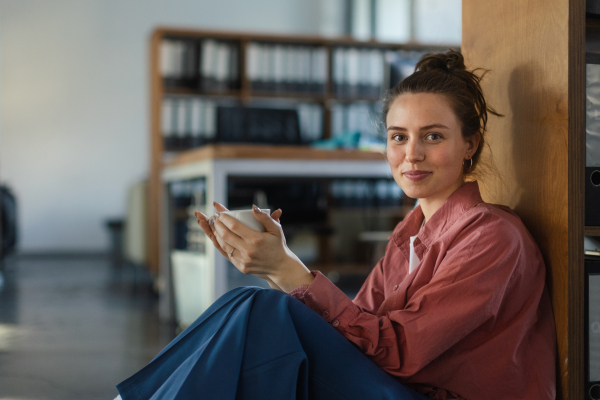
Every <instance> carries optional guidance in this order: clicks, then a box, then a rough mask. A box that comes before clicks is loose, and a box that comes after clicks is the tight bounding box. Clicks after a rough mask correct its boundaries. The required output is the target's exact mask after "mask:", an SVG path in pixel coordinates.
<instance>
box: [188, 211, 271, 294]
mask: <svg viewBox="0 0 600 400" xmlns="http://www.w3.org/2000/svg"><path fill="white" fill-rule="evenodd" d="M213 205H214V207H215V209H216V210H217V211H218V212H221V211H229V210H228V209H227V208H226V207H225V206H223V205H222V204H219V203H217V202H214V203H213ZM281 214H282V211H281V210H280V209H279V210H275V211H274V212H273V213H272V214H271V218H273V220H275V221H277V222H279V218H280V217H281ZM194 215H195V216H196V218H198V225H200V228H202V230H203V231H204V233H205V234H206V236H208V238H209V239H210V240H211V241H212V243H213V245H214V246H215V248H216V249H217V251H218V252H219V253H221V254H222V255H223V256H224V257H225V258H229V255H228V254H227V253H226V252H225V251H224V250H223V249H222V248H221V245H220V244H219V242H218V241H217V238H216V237H215V235H214V233H213V232H212V226H211V225H212V224H211V221H210V219H209V218H208V217H207V216H206V215H204V214H203V213H201V212H195V213H194ZM256 276H258V277H259V278H262V279H264V280H266V281H267V283H268V284H269V286H270V287H271V288H273V289H277V290H281V288H280V287H279V286H277V285H276V284H275V283H274V282H273V281H272V280H271V279H270V278H269V277H268V276H267V275H256Z"/></svg>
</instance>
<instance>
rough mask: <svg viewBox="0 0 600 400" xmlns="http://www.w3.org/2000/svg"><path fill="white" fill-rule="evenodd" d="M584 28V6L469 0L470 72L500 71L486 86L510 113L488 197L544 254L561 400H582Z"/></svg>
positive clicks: (485, 182)
mask: <svg viewBox="0 0 600 400" xmlns="http://www.w3.org/2000/svg"><path fill="white" fill-rule="evenodd" d="M582 7H583V8H582ZM584 30H585V3H584V2H583V1H582V0H577V1H573V0H549V1H545V2H540V1H536V0H505V1H492V0H464V1H463V45H462V49H463V53H464V55H465V58H466V61H467V66H469V67H471V68H475V67H481V68H485V69H489V70H491V72H490V73H488V75H487V76H486V78H485V79H484V81H483V83H482V86H483V89H484V92H485V95H486V99H487V101H488V103H489V104H490V105H491V106H492V107H494V108H495V109H496V110H497V111H498V112H500V113H502V114H504V117H503V118H497V117H494V116H490V119H489V126H488V134H487V139H486V140H487V142H488V144H489V149H485V152H484V157H483V159H484V161H486V162H487V165H488V168H487V169H486V170H485V171H483V172H482V174H481V177H480V181H481V182H480V183H481V187H482V194H483V197H484V199H485V200H486V201H488V202H492V203H500V204H505V205H508V206H510V207H511V208H513V209H514V210H515V212H516V213H517V214H518V215H519V216H520V217H521V219H522V220H523V222H524V223H525V225H526V226H527V228H528V229H529V231H530V232H531V233H532V235H533V236H534V238H535V239H536V241H537V243H538V245H539V247H540V249H541V251H542V254H543V257H544V260H545V262H546V266H547V283H548V288H549V290H550V293H551V297H552V305H553V309H554V315H555V320H556V332H557V337H558V355H559V360H558V371H557V374H558V376H557V385H558V388H557V389H558V390H557V392H558V397H559V398H562V399H581V398H583V297H582V295H583V176H584V175H583V172H584V170H583V166H584V164H583V162H584V161H583V155H584V153H583V151H584V145H585V143H584V142H583V141H584V137H583V134H584V132H585V126H584V125H583V124H585V120H584V118H585V114H584V112H585V103H584V90H585V81H584V79H585V76H584V73H585V63H584V61H583V60H584V59H583V54H584Z"/></svg>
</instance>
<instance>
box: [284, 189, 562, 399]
mask: <svg viewBox="0 0 600 400" xmlns="http://www.w3.org/2000/svg"><path fill="white" fill-rule="evenodd" d="M422 221H423V213H422V211H421V208H420V207H416V208H415V209H414V210H413V211H411V212H410V213H409V214H408V215H407V217H406V218H405V219H404V221H402V222H401V223H400V224H398V226H397V227H396V229H395V230H394V232H393V234H392V236H391V238H390V239H391V240H390V242H389V244H388V247H387V250H386V253H385V256H384V257H383V258H382V259H381V260H380V261H379V263H378V264H377V265H376V266H375V268H374V269H373V271H372V272H371V274H370V275H369V277H368V278H367V280H366V282H365V283H364V285H363V287H362V288H361V290H360V292H359V293H358V295H357V296H356V298H355V299H354V300H353V301H351V300H350V299H349V298H348V297H347V296H346V295H345V294H344V293H343V292H342V291H340V290H339V289H338V288H337V287H336V286H335V285H334V284H333V283H331V282H330V281H329V280H327V278H326V277H325V276H324V275H322V274H321V273H314V274H315V280H314V281H313V283H312V284H311V285H310V286H308V287H305V288H303V289H300V290H296V291H294V292H293V295H294V296H295V297H296V298H298V299H299V300H301V301H303V302H304V303H305V304H306V305H308V306H309V307H310V308H312V309H313V310H315V311H316V312H317V313H319V314H320V315H321V316H322V317H323V318H324V319H325V320H327V321H329V322H330V323H331V324H332V326H334V327H335V328H336V329H337V330H338V331H339V332H340V333H341V334H343V335H344V336H345V337H346V338H347V339H348V340H350V341H351V342H352V343H354V344H355V345H356V346H358V348H360V350H361V351H362V352H363V353H365V354H366V355H367V356H368V357H369V358H371V359H372V360H373V361H374V362H375V363H376V364H377V365H379V366H380V367H381V368H382V369H384V370H385V371H386V372H388V373H389V374H391V375H393V376H395V377H396V378H397V379H398V380H399V381H400V382H402V383H403V384H406V385H407V386H409V387H412V388H413V389H415V390H416V391H418V392H420V393H423V394H425V395H426V396H429V397H430V398H432V399H456V398H458V399H469V400H482V399H502V400H507V399H543V400H545V399H554V398H555V393H556V384H555V379H556V378H555V360H556V354H555V348H556V337H555V326H554V319H553V315H552V309H551V305H550V298H549V295H548V291H547V289H546V287H545V276H546V270H545V267H544V261H543V259H542V256H541V254H540V252H539V250H538V247H537V245H536V243H535V241H534V240H533V238H532V237H531V235H530V234H529V232H528V231H527V229H526V228H525V226H524V225H523V223H522V222H521V220H520V219H519V218H518V217H517V216H516V215H515V214H514V213H513V212H512V211H510V209H508V208H507V207H503V206H495V205H491V204H487V203H484V202H483V200H482V199H481V196H480V194H479V187H478V185H477V182H471V183H467V184H465V185H464V186H462V187H461V188H459V189H458V190H456V191H455V192H454V193H453V194H452V195H451V196H450V197H449V198H448V200H447V201H446V202H445V203H444V204H443V205H442V207H441V208H440V209H439V210H438V211H437V212H436V213H435V214H434V215H433V216H432V217H431V218H430V220H429V221H427V223H426V224H425V226H424V227H423V228H422V229H421V230H420V231H419V228H420V226H421V223H422ZM417 232H418V235H417V239H416V240H415V242H414V247H415V252H416V254H417V256H418V257H419V259H420V260H421V262H420V264H419V265H418V266H417V268H416V269H415V270H414V271H413V272H412V273H410V274H409V251H410V250H409V245H410V242H409V238H410V236H414V235H415V234H417Z"/></svg>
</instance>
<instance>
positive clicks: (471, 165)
mask: <svg viewBox="0 0 600 400" xmlns="http://www.w3.org/2000/svg"><path fill="white" fill-rule="evenodd" d="M467 160H469V161H470V162H471V163H470V164H469V167H468V168H465V169H466V170H467V171H468V170H470V169H471V168H472V167H473V159H472V158H467ZM467 160H464V161H463V167H466V165H465V164H466V161H467Z"/></svg>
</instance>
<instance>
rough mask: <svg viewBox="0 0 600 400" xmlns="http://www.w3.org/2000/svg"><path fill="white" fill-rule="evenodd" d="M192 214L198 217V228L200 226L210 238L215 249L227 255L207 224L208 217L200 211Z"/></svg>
mask: <svg viewBox="0 0 600 400" xmlns="http://www.w3.org/2000/svg"><path fill="white" fill-rule="evenodd" d="M194 215H196V217H197V218H198V225H200V228H202V230H203V231H204V233H205V234H206V236H208V238H209V239H210V240H211V242H212V243H213V245H214V246H215V248H216V249H217V251H218V252H219V253H221V254H222V255H224V256H225V257H227V253H226V252H225V251H224V250H223V249H222V248H221V245H220V244H219V242H218V241H217V238H216V236H215V234H214V232H213V231H212V229H211V226H210V224H209V219H208V218H207V217H206V215H204V214H202V213H201V212H195V213H194Z"/></svg>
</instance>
